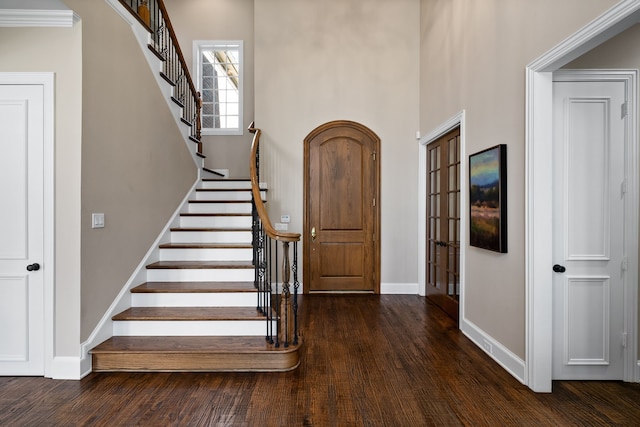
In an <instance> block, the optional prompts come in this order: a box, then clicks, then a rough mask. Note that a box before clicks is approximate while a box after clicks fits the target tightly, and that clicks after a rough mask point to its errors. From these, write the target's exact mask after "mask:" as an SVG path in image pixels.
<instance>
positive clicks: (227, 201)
mask: <svg viewBox="0 0 640 427" xmlns="http://www.w3.org/2000/svg"><path fill="white" fill-rule="evenodd" d="M262 202H263V203H267V201H266V200H264V199H263V200H262ZM189 203H251V200H189Z"/></svg>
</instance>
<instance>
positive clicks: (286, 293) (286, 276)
mask: <svg viewBox="0 0 640 427" xmlns="http://www.w3.org/2000/svg"><path fill="white" fill-rule="evenodd" d="M290 279H291V264H290V261H289V242H287V241H283V242H282V299H281V301H280V304H281V305H280V313H281V316H282V317H281V319H280V322H282V328H281V329H280V331H281V333H282V340H281V341H283V342H284V346H285V347H289V339H290V334H291V332H290V331H291V319H290V318H289V312H290V311H291V310H289V305H290V302H291V300H290V296H291V291H290V285H289V280H290Z"/></svg>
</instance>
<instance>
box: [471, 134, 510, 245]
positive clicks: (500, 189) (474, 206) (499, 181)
mask: <svg viewBox="0 0 640 427" xmlns="http://www.w3.org/2000/svg"><path fill="white" fill-rule="evenodd" d="M506 159H507V146H506V145H505V144H500V145H496V146H495V147H491V148H488V149H486V150H484V151H481V152H479V153H476V154H472V155H471V156H469V184H470V185H469V194H470V200H469V206H470V211H471V218H470V221H469V223H470V229H471V235H470V239H469V241H470V244H471V246H476V247H479V248H483V249H489V250H492V251H496V252H503V253H504V252H507V209H506V208H507V201H506V196H507V191H506V190H507V178H506V161H507V160H506Z"/></svg>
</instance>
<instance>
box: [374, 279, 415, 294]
mask: <svg viewBox="0 0 640 427" xmlns="http://www.w3.org/2000/svg"><path fill="white" fill-rule="evenodd" d="M380 294H381V295H418V284H417V283H388V282H382V283H380Z"/></svg>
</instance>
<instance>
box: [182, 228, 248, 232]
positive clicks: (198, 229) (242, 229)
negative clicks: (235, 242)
mask: <svg viewBox="0 0 640 427" xmlns="http://www.w3.org/2000/svg"><path fill="white" fill-rule="evenodd" d="M171 231H193V232H196V231H197V232H200V231H221V232H224V231H251V228H247V227H237V228H234V227H174V228H172V229H171Z"/></svg>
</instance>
